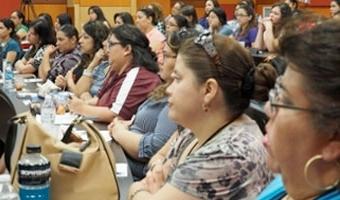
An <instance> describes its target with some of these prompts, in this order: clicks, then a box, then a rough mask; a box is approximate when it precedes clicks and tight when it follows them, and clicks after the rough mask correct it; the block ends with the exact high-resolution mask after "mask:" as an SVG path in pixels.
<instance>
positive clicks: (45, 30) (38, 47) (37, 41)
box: [15, 19, 56, 75]
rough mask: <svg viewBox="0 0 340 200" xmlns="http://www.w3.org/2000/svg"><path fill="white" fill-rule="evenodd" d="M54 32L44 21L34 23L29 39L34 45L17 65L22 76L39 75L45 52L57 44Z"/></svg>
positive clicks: (39, 20)
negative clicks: (48, 47) (49, 46)
mask: <svg viewBox="0 0 340 200" xmlns="http://www.w3.org/2000/svg"><path fill="white" fill-rule="evenodd" d="M52 34H53V30H52V29H51V27H50V26H49V25H48V23H47V22H46V21H45V20H43V19H37V20H36V21H34V22H32V24H31V26H30V29H29V31H28V34H27V39H28V41H29V42H30V44H31V45H32V46H31V48H30V49H29V50H28V51H27V52H26V54H25V55H24V57H23V58H22V59H21V60H18V61H17V62H16V63H15V69H16V70H17V71H18V72H19V73H20V74H36V75H37V74H38V70H39V66H40V64H41V61H42V59H43V55H44V51H45V49H46V48H47V46H48V45H54V44H55V42H56V41H55V36H53V35H52Z"/></svg>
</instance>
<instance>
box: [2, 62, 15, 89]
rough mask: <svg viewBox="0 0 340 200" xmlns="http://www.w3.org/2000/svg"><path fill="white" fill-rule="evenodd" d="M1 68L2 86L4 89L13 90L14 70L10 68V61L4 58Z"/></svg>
mask: <svg viewBox="0 0 340 200" xmlns="http://www.w3.org/2000/svg"><path fill="white" fill-rule="evenodd" d="M2 68H3V70H4V77H5V78H4V79H5V80H4V86H5V87H4V88H5V89H6V90H10V91H11V90H14V83H13V81H14V72H13V70H12V63H11V62H9V61H8V60H6V59H5V60H4V61H3V64H2Z"/></svg>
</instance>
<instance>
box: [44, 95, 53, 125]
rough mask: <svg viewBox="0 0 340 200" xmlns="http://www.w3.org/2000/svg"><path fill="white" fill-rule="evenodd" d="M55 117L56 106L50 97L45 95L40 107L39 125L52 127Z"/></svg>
mask: <svg viewBox="0 0 340 200" xmlns="http://www.w3.org/2000/svg"><path fill="white" fill-rule="evenodd" d="M55 115H56V106H55V104H54V101H53V98H52V96H51V95H46V96H45V100H44V102H43V104H42V105H41V123H42V124H46V125H53V124H54V120H55Z"/></svg>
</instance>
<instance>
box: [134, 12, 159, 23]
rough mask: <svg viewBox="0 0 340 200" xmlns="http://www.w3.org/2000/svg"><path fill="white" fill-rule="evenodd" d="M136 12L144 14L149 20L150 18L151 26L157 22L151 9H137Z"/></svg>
mask: <svg viewBox="0 0 340 200" xmlns="http://www.w3.org/2000/svg"><path fill="white" fill-rule="evenodd" d="M138 11H140V12H142V13H144V15H145V16H146V17H147V18H149V17H151V19H152V20H151V23H152V25H156V24H157V20H156V14H155V12H154V11H153V10H152V9H151V8H142V9H139V10H138Z"/></svg>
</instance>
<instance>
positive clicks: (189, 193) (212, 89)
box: [129, 32, 271, 200]
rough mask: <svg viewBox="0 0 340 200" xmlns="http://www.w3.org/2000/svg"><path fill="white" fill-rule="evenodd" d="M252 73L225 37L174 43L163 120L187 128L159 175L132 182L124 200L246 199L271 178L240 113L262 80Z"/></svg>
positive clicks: (255, 130) (255, 133)
mask: <svg viewBox="0 0 340 200" xmlns="http://www.w3.org/2000/svg"><path fill="white" fill-rule="evenodd" d="M256 71H257V69H256V68H255V67H254V63H253V60H252V58H251V57H250V55H249V53H248V52H247V50H246V49H244V48H243V47H242V46H240V45H239V44H238V42H237V41H235V40H233V39H230V38H227V37H223V36H220V35H216V34H215V35H211V34H210V33H209V32H204V33H203V34H201V35H200V36H199V37H197V38H193V39H189V40H186V41H185V42H184V43H183V44H182V45H181V47H180V49H179V53H178V56H177V59H176V65H175V69H174V72H173V73H172V78H173V79H174V81H173V82H172V84H171V85H170V86H169V87H168V89H167V92H168V94H169V100H168V101H169V117H170V118H171V119H173V120H174V121H175V122H177V123H178V124H179V125H181V126H183V127H186V128H187V129H186V130H185V131H183V132H181V133H179V137H178V139H177V141H176V142H175V143H174V144H173V146H172V149H171V150H170V152H169V154H168V156H167V160H166V161H165V162H163V163H164V165H162V169H163V170H164V171H165V172H166V173H162V174H160V176H159V177H151V178H149V177H148V176H147V177H146V179H144V180H142V181H141V182H136V183H134V184H133V185H132V186H131V187H130V192H129V193H130V195H129V196H130V199H133V200H137V199H149V200H153V199H163V200H164V199H169V200H170V199H254V197H255V196H256V194H257V193H258V192H260V191H261V190H262V188H263V187H264V186H265V185H266V183H267V182H268V181H269V180H270V179H271V173H270V172H269V170H268V169H267V167H266V156H267V154H266V151H265V148H264V146H263V144H262V138H263V136H262V133H261V131H260V129H259V127H258V126H257V124H256V122H254V121H253V120H251V119H250V118H249V117H247V116H246V115H245V114H244V111H245V110H246V109H247V107H248V106H249V102H250V99H251V98H252V97H257V96H258V92H259V87H258V85H257V80H258V79H264V78H267V77H264V76H263V77H262V75H261V74H260V73H256ZM256 75H261V77H256ZM260 90H262V88H261V89H260ZM266 95H267V94H266ZM188 97H190V98H188ZM188 129H190V130H191V131H188ZM151 172H152V170H151ZM164 180H166V183H164Z"/></svg>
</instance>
